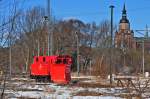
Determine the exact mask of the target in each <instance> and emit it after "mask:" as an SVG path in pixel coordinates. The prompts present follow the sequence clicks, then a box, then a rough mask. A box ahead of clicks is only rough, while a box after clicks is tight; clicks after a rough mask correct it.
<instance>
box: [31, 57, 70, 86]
mask: <svg viewBox="0 0 150 99" xmlns="http://www.w3.org/2000/svg"><path fill="white" fill-rule="evenodd" d="M71 65H72V58H71V57H70V56H68V55H63V56H35V57H34V61H33V64H31V66H30V72H31V77H32V78H35V79H36V80H46V79H47V80H49V81H53V82H55V83H69V81H70V80H71V75H70V68H71Z"/></svg>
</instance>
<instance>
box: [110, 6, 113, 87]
mask: <svg viewBox="0 0 150 99" xmlns="http://www.w3.org/2000/svg"><path fill="white" fill-rule="evenodd" d="M113 8H114V6H113V5H111V6H110V9H111V27H110V33H111V44H110V48H111V49H110V84H112V60H111V58H112V55H111V54H112V51H111V50H112V45H113V43H112V42H113Z"/></svg>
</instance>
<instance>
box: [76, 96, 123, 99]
mask: <svg viewBox="0 0 150 99" xmlns="http://www.w3.org/2000/svg"><path fill="white" fill-rule="evenodd" d="M73 99H122V98H120V97H113V96H74V97H73Z"/></svg>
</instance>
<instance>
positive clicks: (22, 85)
mask: <svg viewBox="0 0 150 99" xmlns="http://www.w3.org/2000/svg"><path fill="white" fill-rule="evenodd" d="M83 78H84V77H83ZM91 78H92V79H91ZM80 79H82V77H80ZM23 80H24V79H23ZM82 82H83V83H94V82H97V79H95V78H93V77H89V78H88V79H86V80H83V81H82ZM7 85H11V87H12V88H7V87H6V90H5V95H6V98H7V99H18V98H19V97H23V98H36V99H39V98H40V99H122V98H121V97H119V95H120V94H124V93H125V94H126V89H123V88H121V87H115V88H98V87H96V88H92V87H88V86H87V87H86V88H85V87H79V86H76V85H64V86H63V85H57V84H54V83H36V82H32V83H30V82H25V81H22V82H21V81H15V82H8V83H7ZM81 92H83V93H84V92H85V93H86V92H89V93H90V92H94V93H99V94H98V95H93V96H92V95H91V96H90V95H85V96H82V95H80V94H77V93H81ZM146 94H148V95H147V96H150V95H149V93H146Z"/></svg>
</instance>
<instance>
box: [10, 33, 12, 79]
mask: <svg viewBox="0 0 150 99" xmlns="http://www.w3.org/2000/svg"><path fill="white" fill-rule="evenodd" d="M11 51H12V49H11V34H9V75H10V77H11V64H12V61H11Z"/></svg>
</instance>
